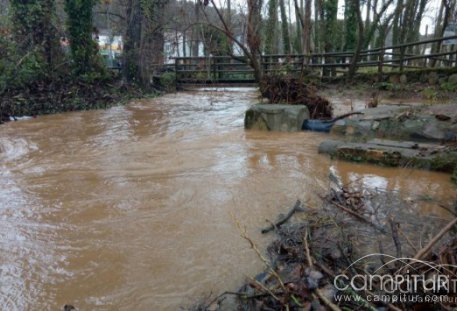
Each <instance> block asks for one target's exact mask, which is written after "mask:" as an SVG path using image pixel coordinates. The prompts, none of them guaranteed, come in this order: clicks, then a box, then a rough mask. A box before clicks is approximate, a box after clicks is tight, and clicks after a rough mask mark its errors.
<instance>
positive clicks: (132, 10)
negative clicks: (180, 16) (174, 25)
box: [123, 0, 168, 88]
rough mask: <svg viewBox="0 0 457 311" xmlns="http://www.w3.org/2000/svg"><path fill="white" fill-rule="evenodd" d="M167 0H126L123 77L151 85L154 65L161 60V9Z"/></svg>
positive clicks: (162, 39) (162, 19) (162, 41)
mask: <svg viewBox="0 0 457 311" xmlns="http://www.w3.org/2000/svg"><path fill="white" fill-rule="evenodd" d="M167 3H168V0H150V1H143V0H128V3H127V29H126V34H125V44H124V66H123V70H124V71H123V73H124V77H125V78H126V80H127V81H129V82H135V83H138V84H139V85H141V86H143V87H146V88H147V87H149V86H150V80H151V76H152V71H153V69H154V65H157V64H162V63H163V45H164V33H163V32H164V14H163V13H164V8H165V5H166V4H167Z"/></svg>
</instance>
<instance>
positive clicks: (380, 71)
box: [378, 50, 385, 82]
mask: <svg viewBox="0 0 457 311" xmlns="http://www.w3.org/2000/svg"><path fill="white" fill-rule="evenodd" d="M384 52H385V50H380V51H379V54H378V82H382V78H383V77H382V76H383V65H384Z"/></svg>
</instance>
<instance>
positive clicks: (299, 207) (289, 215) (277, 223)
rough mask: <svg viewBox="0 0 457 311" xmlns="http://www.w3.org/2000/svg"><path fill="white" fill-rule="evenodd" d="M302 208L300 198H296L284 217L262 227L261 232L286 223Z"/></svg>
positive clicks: (301, 210) (266, 231)
mask: <svg viewBox="0 0 457 311" xmlns="http://www.w3.org/2000/svg"><path fill="white" fill-rule="evenodd" d="M303 211H304V209H303V207H301V202H300V200H297V202H295V205H294V207H293V208H292V209H291V210H290V211H289V212H288V213H287V215H286V216H284V218H281V219H280V220H279V221H278V222H276V223H272V224H271V225H270V226H269V227H267V228H264V229H262V234H265V233H268V232H270V231H272V230H275V229H278V228H279V227H280V226H281V225H283V224H284V223H286V222H287V221H288V220H289V219H290V218H291V217H292V216H293V215H294V214H295V213H296V212H303Z"/></svg>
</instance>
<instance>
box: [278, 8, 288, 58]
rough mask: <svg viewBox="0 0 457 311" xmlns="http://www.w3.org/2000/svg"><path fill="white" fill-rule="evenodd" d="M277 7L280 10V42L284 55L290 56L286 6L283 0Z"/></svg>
mask: <svg viewBox="0 0 457 311" xmlns="http://www.w3.org/2000/svg"><path fill="white" fill-rule="evenodd" d="M279 7H280V10H281V29H282V40H283V45H284V54H290V36H289V21H288V19H287V13H286V5H285V3H284V0H279Z"/></svg>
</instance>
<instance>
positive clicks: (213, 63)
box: [167, 36, 457, 85]
mask: <svg viewBox="0 0 457 311" xmlns="http://www.w3.org/2000/svg"><path fill="white" fill-rule="evenodd" d="M456 39H457V36H452V37H445V38H438V39H431V40H426V41H420V42H413V43H407V44H401V45H396V46H387V47H382V48H377V49H372V50H364V51H361V53H360V54H359V57H358V60H357V65H356V66H357V70H358V71H361V70H366V71H370V72H377V73H378V74H383V73H384V72H386V71H387V70H390V71H392V70H395V71H399V72H402V71H403V70H405V69H423V68H443V67H447V68H448V67H453V66H457V49H456V45H445V46H443V48H442V49H441V51H442V52H440V53H432V52H431V51H432V46H433V45H436V44H440V45H442V44H443V42H446V41H447V42H450V41H451V40H456ZM443 50H444V51H443ZM353 57H354V53H353V52H332V53H313V54H309V55H303V54H301V55H284V54H276V55H263V56H261V59H260V62H261V66H262V69H263V72H264V73H274V72H276V73H282V72H283V73H292V74H300V73H304V72H310V71H315V72H316V74H318V75H320V76H336V75H341V74H345V73H346V72H347V71H348V69H349V67H350V66H351V62H352V59H353ZM174 61H175V63H174V64H173V65H168V66H169V68H168V69H167V70H168V71H174V72H175V73H176V81H177V83H178V84H180V85H183V84H233V83H236V84H245V83H255V79H254V71H253V69H252V67H251V66H249V61H248V59H247V58H245V57H242V56H240V57H231V56H208V57H177V58H175V59H174ZM370 67H371V68H372V69H371V70H370ZM373 68H374V69H373Z"/></svg>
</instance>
